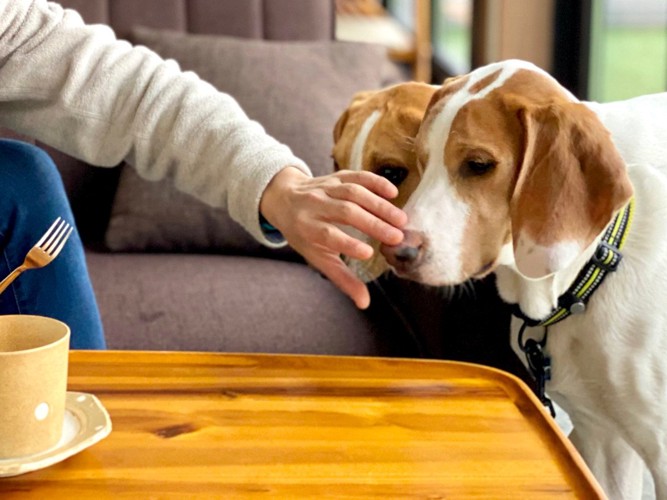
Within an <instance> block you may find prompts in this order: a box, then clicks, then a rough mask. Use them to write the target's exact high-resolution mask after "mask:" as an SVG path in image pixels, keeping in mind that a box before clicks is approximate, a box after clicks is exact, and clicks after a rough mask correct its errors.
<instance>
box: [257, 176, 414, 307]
mask: <svg viewBox="0 0 667 500" xmlns="http://www.w3.org/2000/svg"><path fill="white" fill-rule="evenodd" d="M397 195H398V189H397V188H396V186H394V185H393V184H392V183H391V182H389V181H388V180H387V179H385V178H383V177H380V176H379V175H376V174H373V173H371V172H354V171H351V170H341V171H339V172H336V173H333V174H329V175H325V176H321V177H313V178H311V177H309V176H307V175H306V174H304V173H303V172H302V171H301V170H299V169H297V168H294V167H287V168H285V169H283V170H281V171H280V172H279V173H278V174H276V175H275V176H274V178H273V179H272V180H271V182H270V183H269V184H268V186H267V187H266V189H265V191H264V194H263V196H262V199H261V202H260V207H259V208H260V212H261V213H262V215H263V216H264V217H265V218H266V220H267V221H268V222H269V223H271V225H273V226H275V227H276V229H278V230H280V232H281V233H282V235H283V236H284V237H285V239H286V240H287V242H288V243H289V244H290V246H291V247H292V248H294V250H296V251H297V252H299V253H300V254H301V255H302V256H303V257H304V258H305V259H306V261H308V263H309V264H310V265H312V266H313V267H314V268H316V269H317V270H319V271H320V272H321V273H322V274H324V275H325V276H326V277H327V278H329V279H330V280H331V282H332V283H334V284H335V285H336V286H337V287H338V288H340V289H341V290H342V291H343V292H344V293H345V294H347V295H348V296H349V297H350V298H351V299H352V300H353V301H354V302H355V304H356V305H357V307H359V308H360V309H365V308H367V307H368V305H369V304H370V294H369V292H368V288H367V287H366V285H365V284H364V283H363V282H362V281H361V280H360V279H359V278H357V277H356V276H355V274H354V273H353V272H352V271H351V270H350V269H349V268H348V267H347V266H346V265H345V263H344V262H343V261H342V260H341V258H340V255H341V254H342V255H345V256H347V257H350V258H353V259H358V260H366V259H370V258H371V257H372V256H373V248H372V247H371V246H370V245H369V244H368V243H365V242H363V241H360V240H358V239H357V238H354V237H352V236H350V235H348V234H346V233H345V232H344V231H343V230H342V229H341V228H340V227H338V225H343V226H350V227H353V228H355V229H357V230H359V231H361V232H362V233H364V234H366V235H368V236H370V237H371V238H373V239H375V240H378V241H380V242H381V243H384V244H386V245H398V244H399V243H400V242H401V241H402V240H403V232H402V231H401V230H400V228H401V227H403V226H404V225H405V223H406V222H407V217H406V215H405V213H404V212H403V211H402V210H401V209H399V208H397V207H395V206H394V205H392V204H391V203H390V202H389V201H387V199H391V198H394V197H396V196H397Z"/></svg>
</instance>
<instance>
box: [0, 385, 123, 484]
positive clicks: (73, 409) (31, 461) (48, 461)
mask: <svg viewBox="0 0 667 500" xmlns="http://www.w3.org/2000/svg"><path fill="white" fill-rule="evenodd" d="M110 432H111V419H110V418H109V414H108V413H107V411H106V409H105V408H104V406H102V403H100V400H99V399H97V398H96V397H95V396H93V395H92V394H86V393H83V392H68V393H67V398H66V400H65V418H64V421H63V434H62V437H61V438H60V441H59V442H58V444H56V445H55V446H54V447H53V448H50V449H48V450H46V451H42V452H40V453H35V454H34V455H27V456H23V457H18V458H9V459H2V460H0V477H11V476H18V475H19V474H25V473H26V472H31V471H34V470H38V469H43V468H44V467H48V466H50V465H53V464H56V463H58V462H61V461H63V460H65V459H66V458H69V457H71V456H72V455H75V454H76V453H79V452H80V451H82V450H84V449H86V448H88V447H89V446H92V445H94V444H95V443H97V442H98V441H100V440H102V439H104V438H105V437H107V436H108V435H109V433H110Z"/></svg>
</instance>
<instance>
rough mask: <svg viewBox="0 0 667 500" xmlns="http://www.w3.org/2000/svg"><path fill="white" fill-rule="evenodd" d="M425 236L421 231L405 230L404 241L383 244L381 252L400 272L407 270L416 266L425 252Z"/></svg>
mask: <svg viewBox="0 0 667 500" xmlns="http://www.w3.org/2000/svg"><path fill="white" fill-rule="evenodd" d="M423 250H424V236H423V234H422V233H420V232H419V231H411V230H405V231H403V241H402V242H401V243H399V244H398V245H394V246H389V245H381V246H380V253H381V254H382V255H383V256H384V258H385V260H386V261H387V263H388V264H389V265H390V266H392V267H393V268H394V269H396V271H398V272H407V271H410V269H412V268H414V267H416V266H417V265H418V264H419V262H420V261H421V259H422V256H423V253H424V251H423Z"/></svg>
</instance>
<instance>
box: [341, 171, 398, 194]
mask: <svg viewBox="0 0 667 500" xmlns="http://www.w3.org/2000/svg"><path fill="white" fill-rule="evenodd" d="M336 176H337V177H338V178H339V179H340V180H341V182H346V183H349V182H351V183H355V184H359V185H361V186H364V187H365V188H366V189H368V190H369V191H372V192H373V193H375V194H377V195H379V196H382V197H383V198H387V199H392V198H396V197H397V196H398V188H397V187H396V186H394V185H393V184H392V183H391V182H389V181H388V180H387V179H385V178H384V177H381V176H379V175H377V174H374V173H372V172H367V171H363V170H362V171H354V170H341V171H339V172H337V173H336Z"/></svg>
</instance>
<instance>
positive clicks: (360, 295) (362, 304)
mask: <svg viewBox="0 0 667 500" xmlns="http://www.w3.org/2000/svg"><path fill="white" fill-rule="evenodd" d="M309 262H310V263H311V265H313V266H314V267H316V268H317V269H319V271H320V272H321V273H322V274H324V275H325V276H326V277H327V278H329V280H330V281H331V282H332V283H333V284H334V285H336V286H337V287H338V288H339V289H340V290H341V291H342V292H343V293H344V294H345V295H347V296H348V297H350V298H351V299H352V301H353V302H354V303H355V305H356V306H357V307H358V308H359V309H366V308H367V307H368V306H369V305H370V303H371V296H370V293H369V292H368V287H367V286H366V285H365V284H364V283H363V282H362V281H361V280H360V279H359V278H357V277H356V276H355V275H354V273H353V272H352V271H350V269H349V268H348V267H347V266H346V265H345V263H344V262H343V261H342V260H340V259H339V258H338V257H337V256H334V255H330V254H329V255H327V256H321V257H319V258H316V259H315V260H309Z"/></svg>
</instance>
